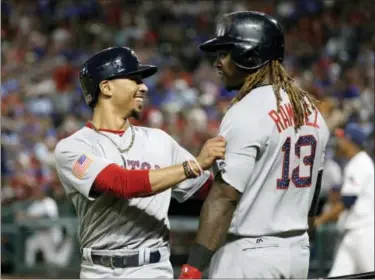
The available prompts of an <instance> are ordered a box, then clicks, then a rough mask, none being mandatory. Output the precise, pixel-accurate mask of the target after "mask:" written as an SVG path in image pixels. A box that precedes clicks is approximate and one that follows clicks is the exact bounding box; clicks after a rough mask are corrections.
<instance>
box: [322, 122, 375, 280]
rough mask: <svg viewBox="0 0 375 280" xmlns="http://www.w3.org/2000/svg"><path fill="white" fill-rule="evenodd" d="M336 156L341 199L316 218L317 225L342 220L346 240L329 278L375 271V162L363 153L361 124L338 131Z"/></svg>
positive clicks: (363, 142) (363, 136)
mask: <svg viewBox="0 0 375 280" xmlns="http://www.w3.org/2000/svg"><path fill="white" fill-rule="evenodd" d="M336 136H337V156H339V157H342V158H343V159H345V160H348V162H347V164H346V166H345V168H344V182H343V186H342V188H341V190H340V194H341V200H339V202H337V203H335V204H334V205H333V207H332V209H331V210H330V212H328V213H324V214H323V215H321V216H320V217H318V218H317V219H316V226H320V225H322V224H325V223H327V222H329V221H335V220H337V218H340V224H342V226H343V228H344V237H343V240H342V242H341V243H340V246H339V249H338V251H337V254H336V256H335V260H334V263H333V266H332V269H331V271H330V273H329V277H335V276H340V275H348V274H356V273H363V272H370V271H374V188H375V186H374V161H373V160H372V158H371V157H370V156H369V155H368V154H367V153H366V152H365V151H364V148H363V145H364V144H365V141H366V138H367V135H366V133H365V131H364V130H363V128H361V127H360V125H358V124H354V123H353V124H348V125H347V126H346V127H345V129H344V130H342V129H337V130H336Z"/></svg>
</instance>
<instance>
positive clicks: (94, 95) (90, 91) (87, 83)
mask: <svg viewBox="0 0 375 280" xmlns="http://www.w3.org/2000/svg"><path fill="white" fill-rule="evenodd" d="M80 82H81V86H82V90H83V96H84V98H85V101H86V104H87V105H89V106H92V105H94V104H95V103H96V101H97V99H98V95H99V87H98V85H96V83H95V81H94V80H93V79H92V78H91V77H90V76H88V75H87V74H86V75H83V76H81V77H80Z"/></svg>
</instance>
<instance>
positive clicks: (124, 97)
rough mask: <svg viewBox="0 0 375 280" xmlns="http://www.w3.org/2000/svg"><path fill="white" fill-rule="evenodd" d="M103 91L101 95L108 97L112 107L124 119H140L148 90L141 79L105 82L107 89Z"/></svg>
mask: <svg viewBox="0 0 375 280" xmlns="http://www.w3.org/2000/svg"><path fill="white" fill-rule="evenodd" d="M102 91H103V90H102ZM104 91H106V92H103V93H104V95H105V96H108V97H109V99H110V103H111V104H112V107H113V108H114V109H115V110H116V111H118V112H121V113H123V114H124V117H125V118H129V117H134V118H136V119H138V118H139V117H140V113H141V111H142V109H143V107H144V102H145V98H146V95H147V92H148V88H147V86H146V85H145V84H144V83H143V81H142V79H141V77H138V76H135V77H131V78H121V79H114V80H110V81H107V87H106V88H105V89H104Z"/></svg>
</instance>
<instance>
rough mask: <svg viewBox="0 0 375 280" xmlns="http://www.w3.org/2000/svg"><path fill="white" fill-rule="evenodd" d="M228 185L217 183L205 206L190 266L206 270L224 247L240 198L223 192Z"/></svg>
mask: <svg viewBox="0 0 375 280" xmlns="http://www.w3.org/2000/svg"><path fill="white" fill-rule="evenodd" d="M222 184H224V185H226V183H225V182H223V181H219V182H218V181H215V182H214V184H213V186H212V188H211V190H210V193H209V194H208V197H207V199H206V201H205V203H204V204H203V207H202V211H201V216H200V221H199V227H198V233H197V237H196V241H195V244H193V246H192V248H191V251H190V255H189V260H188V262H187V263H188V264H189V265H191V266H193V267H196V268H198V269H199V270H203V269H205V267H206V266H207V265H208V264H209V261H210V258H211V257H212V255H213V253H214V252H215V251H216V250H217V249H218V248H219V247H220V246H221V245H222V243H223V242H224V241H225V238H226V236H227V233H228V229H229V226H230V223H231V220H232V218H233V213H234V211H235V209H236V206H237V202H238V198H239V196H237V194H235V196H234V197H231V196H228V195H227V194H224V193H223V192H222V189H223V187H224V186H222Z"/></svg>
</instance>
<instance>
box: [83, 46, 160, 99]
mask: <svg viewBox="0 0 375 280" xmlns="http://www.w3.org/2000/svg"><path fill="white" fill-rule="evenodd" d="M157 70H158V68H157V67H156V66H154V65H145V64H141V63H140V62H139V60H138V57H137V55H136V54H135V52H134V51H133V50H131V49H129V48H126V47H113V48H108V49H104V50H102V51H100V52H98V53H96V54H94V55H93V56H92V57H91V58H89V59H88V60H87V61H86V62H85V63H84V65H83V66H82V68H81V71H80V74H79V79H80V83H81V87H82V90H83V95H84V97H85V101H86V103H87V105H89V106H94V105H95V104H96V101H97V99H98V96H99V84H100V82H102V81H103V80H110V79H117V78H127V77H131V76H135V75H137V76H140V77H141V78H142V79H144V78H147V77H149V76H151V75H153V74H155V73H156V71H157Z"/></svg>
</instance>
